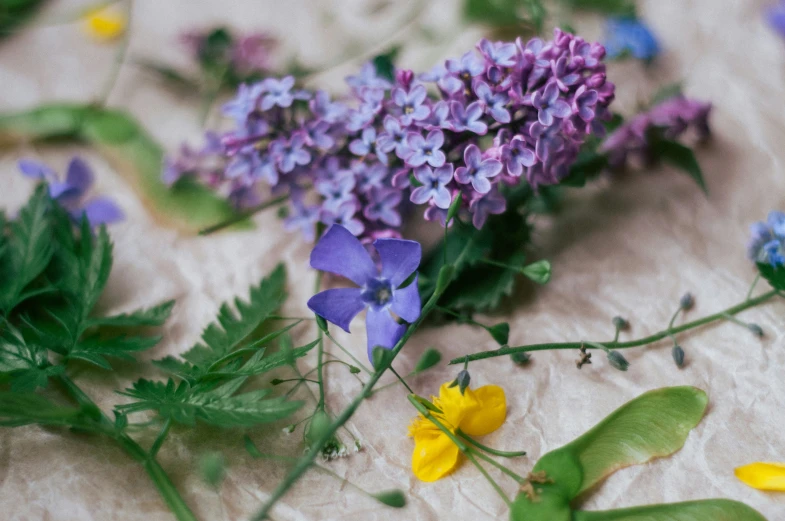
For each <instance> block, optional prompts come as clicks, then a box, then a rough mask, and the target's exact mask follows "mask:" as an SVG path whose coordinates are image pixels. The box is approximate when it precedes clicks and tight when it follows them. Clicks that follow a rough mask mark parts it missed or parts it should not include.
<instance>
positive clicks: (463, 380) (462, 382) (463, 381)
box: [450, 369, 472, 394]
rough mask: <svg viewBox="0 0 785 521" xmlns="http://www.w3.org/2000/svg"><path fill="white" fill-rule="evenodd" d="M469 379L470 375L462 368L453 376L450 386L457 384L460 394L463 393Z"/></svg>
mask: <svg viewBox="0 0 785 521" xmlns="http://www.w3.org/2000/svg"><path fill="white" fill-rule="evenodd" d="M471 379H472V377H471V376H470V375H469V371H467V370H466V369H463V370H462V371H461V372H460V373H458V376H457V377H456V378H455V380H453V381H452V383H451V384H450V387H455V386H456V385H457V386H458V389H460V391H461V394H463V393H465V392H466V388H467V387H469V382H471Z"/></svg>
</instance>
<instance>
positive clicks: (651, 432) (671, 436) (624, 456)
mask: <svg viewBox="0 0 785 521" xmlns="http://www.w3.org/2000/svg"><path fill="white" fill-rule="evenodd" d="M707 404H708V398H707V396H706V393H705V392H703V391H701V390H700V389H696V388H694V387H668V388H663V389H657V390H655V391H650V392H648V393H645V394H643V395H642V396H640V397H638V398H636V399H635V400H632V401H630V402H628V403H627V404H625V405H623V406H622V407H620V408H619V409H617V410H616V411H614V412H613V413H612V414H611V415H610V416H608V417H607V418H605V419H604V420H603V421H601V422H600V423H599V424H597V426H595V427H594V428H593V429H591V430H590V431H588V432H587V433H586V434H584V435H583V436H581V437H579V438H578V439H576V440H575V441H573V442H571V443H569V444H567V445H565V446H563V447H561V448H559V449H556V450H554V451H552V452H549V453H548V454H546V455H545V456H543V457H542V458H541V459H540V461H538V462H537V464H536V465H535V466H534V470H533V472H545V474H547V476H548V477H549V478H550V479H552V480H554V481H555V486H556V487H557V488H558V489H560V490H561V492H562V495H563V496H564V497H566V498H568V499H572V498H575V497H576V496H578V495H579V494H580V493H581V492H583V491H585V490H587V489H589V488H591V487H592V486H594V485H595V484H597V483H598V482H599V481H601V480H602V479H604V478H605V477H607V476H608V475H609V474H611V473H613V472H614V471H616V470H618V469H620V468H623V467H627V466H630V465H638V464H641V463H645V462H647V461H649V460H651V459H654V458H657V457H662V456H667V455H670V454H672V453H674V452H676V451H677V450H679V449H680V448H681V447H682V445H684V442H685V441H686V439H687V436H688V434H689V432H690V431H691V430H692V429H693V428H695V426H696V425H698V423H699V422H700V420H701V418H703V414H704V412H705V411H706V406H707Z"/></svg>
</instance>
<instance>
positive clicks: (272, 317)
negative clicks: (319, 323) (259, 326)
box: [267, 315, 316, 320]
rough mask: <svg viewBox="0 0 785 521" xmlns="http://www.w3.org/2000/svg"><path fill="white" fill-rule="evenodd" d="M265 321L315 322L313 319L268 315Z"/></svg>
mask: <svg viewBox="0 0 785 521" xmlns="http://www.w3.org/2000/svg"><path fill="white" fill-rule="evenodd" d="M267 320H316V319H315V318H313V317H284V316H281V315H270V316H268V317H267Z"/></svg>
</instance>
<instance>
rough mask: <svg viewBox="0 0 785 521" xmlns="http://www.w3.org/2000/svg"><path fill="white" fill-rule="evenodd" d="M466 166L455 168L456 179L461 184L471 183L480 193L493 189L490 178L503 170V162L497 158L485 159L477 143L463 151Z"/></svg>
mask: <svg viewBox="0 0 785 521" xmlns="http://www.w3.org/2000/svg"><path fill="white" fill-rule="evenodd" d="M463 160H464V162H465V163H466V166H461V167H459V168H457V169H456V170H455V180H456V181H458V182H459V183H461V184H468V183H471V184H472V187H473V188H474V189H475V190H476V191H477V193H480V194H487V193H488V192H490V191H491V182H490V181H489V179H490V178H492V177H496V176H497V175H499V173H500V172H501V171H502V164H501V163H500V162H499V161H498V160H496V159H483V157H482V152H481V151H480V149H479V148H478V147H477V145H469V146H468V147H466V150H465V151H464V153H463Z"/></svg>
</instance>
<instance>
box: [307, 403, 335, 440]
mask: <svg viewBox="0 0 785 521" xmlns="http://www.w3.org/2000/svg"><path fill="white" fill-rule="evenodd" d="M330 423H331V422H330V415H328V414H327V413H326V412H325V411H324V409H319V410H317V411H316V412H315V413H314V414H313V416H311V421H310V422H308V429H307V430H306V431H305V442H306V443H307V444H308V446H309V447H311V448H313V447H314V445H315V444H316V442H318V441H319V440H320V439H321V438H322V437H323V436H324V435H325V433H327V432H328V431H329V429H330Z"/></svg>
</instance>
